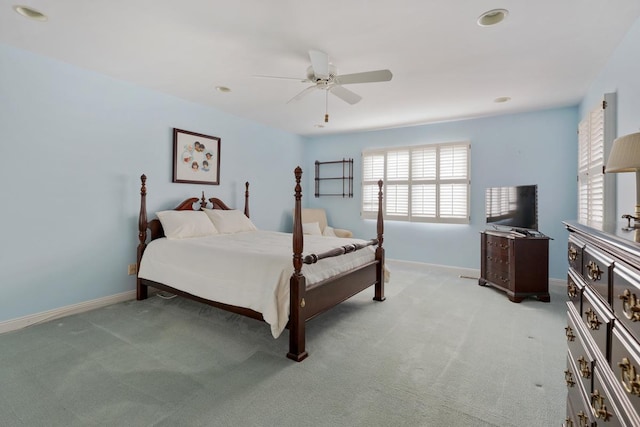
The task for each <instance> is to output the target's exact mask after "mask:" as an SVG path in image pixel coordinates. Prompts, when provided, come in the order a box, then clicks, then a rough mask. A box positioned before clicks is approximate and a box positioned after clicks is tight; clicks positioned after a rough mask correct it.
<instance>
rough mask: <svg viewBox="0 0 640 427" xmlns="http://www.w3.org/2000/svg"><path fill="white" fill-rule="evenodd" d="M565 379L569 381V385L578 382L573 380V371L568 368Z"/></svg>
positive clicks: (571, 385)
mask: <svg viewBox="0 0 640 427" xmlns="http://www.w3.org/2000/svg"><path fill="white" fill-rule="evenodd" d="M564 381H565V382H566V383H567V387H573V386H574V385H576V382H575V381H574V380H573V372H571V371H570V370H568V369H567V370H566V371H564Z"/></svg>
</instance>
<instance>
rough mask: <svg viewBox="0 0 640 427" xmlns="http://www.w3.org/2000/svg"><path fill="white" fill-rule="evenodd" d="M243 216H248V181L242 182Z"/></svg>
mask: <svg viewBox="0 0 640 427" xmlns="http://www.w3.org/2000/svg"><path fill="white" fill-rule="evenodd" d="M244 216H246V217H247V218H249V181H247V182H245V183H244Z"/></svg>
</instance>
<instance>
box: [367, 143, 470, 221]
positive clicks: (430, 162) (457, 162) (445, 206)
mask: <svg viewBox="0 0 640 427" xmlns="http://www.w3.org/2000/svg"><path fill="white" fill-rule="evenodd" d="M469 152H470V145H469V143H468V142H464V143H448V144H432V145H423V146H415V147H403V148H395V149H388V150H376V151H365V152H364V153H363V179H362V183H363V200H362V212H363V217H365V218H374V217H375V216H374V214H375V213H376V212H377V185H375V206H374V204H373V203H372V197H373V193H374V190H372V188H373V184H374V183H373V177H372V175H371V173H370V171H371V170H372V168H373V166H372V165H373V164H374V163H375V164H376V165H378V166H380V165H382V172H381V175H382V176H383V177H382V179H383V180H384V182H385V185H384V201H385V207H384V209H385V212H384V215H385V218H388V219H394V220H401V221H422V222H453V223H468V222H469V185H470V183H469V161H470V159H469ZM378 172H379V174H378V175H376V176H378V177H379V176H380V171H379V170H378ZM377 179H380V178H376V180H377Z"/></svg>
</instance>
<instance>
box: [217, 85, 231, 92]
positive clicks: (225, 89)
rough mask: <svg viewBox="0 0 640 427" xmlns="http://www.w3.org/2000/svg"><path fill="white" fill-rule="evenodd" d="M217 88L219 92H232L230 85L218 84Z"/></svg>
mask: <svg viewBox="0 0 640 427" xmlns="http://www.w3.org/2000/svg"><path fill="white" fill-rule="evenodd" d="M216 90H217V91H218V92H222V93H228V92H231V89H229V88H228V87H226V86H216Z"/></svg>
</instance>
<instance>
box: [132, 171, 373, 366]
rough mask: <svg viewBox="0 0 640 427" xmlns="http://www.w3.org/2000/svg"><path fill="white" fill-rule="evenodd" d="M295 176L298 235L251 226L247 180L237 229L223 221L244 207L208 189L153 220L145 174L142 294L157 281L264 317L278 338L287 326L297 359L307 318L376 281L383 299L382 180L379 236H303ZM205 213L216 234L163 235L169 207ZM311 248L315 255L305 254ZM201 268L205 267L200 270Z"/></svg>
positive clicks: (159, 286) (208, 301)
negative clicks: (207, 195) (209, 193)
mask: <svg viewBox="0 0 640 427" xmlns="http://www.w3.org/2000/svg"><path fill="white" fill-rule="evenodd" d="M294 175H295V180H296V185H295V208H294V223H293V234H288V233H279V232H270V231H261V230H257V229H256V228H255V226H253V224H252V223H251V222H250V220H249V219H248V218H249V183H246V184H245V185H246V190H245V208H244V215H241V216H242V218H237V215H236V217H235V218H234V219H233V220H232V221H231V224H232V225H233V226H232V227H229V224H230V222H229V220H228V219H225V218H229V217H233V216H234V214H240V213H239V211H235V210H233V209H230V208H229V207H228V206H227V205H226V204H225V203H224V202H222V201H221V200H219V199H217V198H210V199H206V198H205V196H204V192H203V194H202V198H200V199H198V198H190V199H187V200H185V201H184V202H182V203H181V204H180V205H178V206H177V207H176V208H175V209H173V210H171V211H164V212H158V216H159V217H160V219H158V218H154V219H152V220H150V221H148V220H147V209H146V193H147V189H146V176H145V175H142V176H141V181H142V185H141V189H140V196H141V200H140V216H139V221H138V228H139V234H138V238H139V241H140V243H139V245H138V254H137V261H138V266H139V269H138V276H137V299H138V300H142V299H145V298H147V294H148V287H149V286H151V287H153V288H156V289H159V290H164V291H168V292H171V293H173V294H176V295H180V296H183V297H187V298H190V299H193V300H196V301H199V302H203V303H206V304H209V305H212V306H214V307H217V308H221V309H223V310H227V311H230V312H233V313H238V314H241V315H244V316H248V317H251V318H254V319H258V320H262V321H265V322H267V323H269V324H270V326H271V332H272V334H273V336H274V337H276V338H277V337H278V335H279V334H280V333H281V332H282V331H283V329H285V327H286V328H288V329H289V352H288V353H287V357H288V358H290V359H292V360H295V361H298V362H299V361H302V360H303V359H305V358H306V357H307V356H308V353H307V351H306V349H305V322H306V321H307V320H310V319H312V318H313V317H315V316H317V315H318V314H320V313H322V312H324V311H326V310H328V309H330V308H331V307H333V306H335V305H337V304H339V303H340V302H342V301H344V300H346V299H348V298H350V297H351V296H353V295H355V294H357V293H359V292H361V291H363V290H364V289H366V288H368V287H370V286H372V285H373V286H374V289H375V291H374V298H373V299H374V300H375V301H384V299H385V297H384V276H385V275H384V272H385V270H384V249H383V247H382V242H383V220H382V181H379V182H378V187H379V191H378V219H377V238H375V239H371V240H360V239H343V238H336V237H323V236H310V235H305V236H303V231H302V229H303V227H302V220H301V210H302V209H301V199H302V189H301V186H300V179H301V176H302V170H301V169H300V168H299V167H298V168H296V169H295V171H294ZM209 206H211V207H212V209H209V208H208V207H209ZM176 211H178V212H176ZM183 211H184V212H183ZM200 211H204V213H206V214H207V215H208V216H209V219H210V220H211V222H213V224H214V225H215V227H214V228H215V231H212V230H209V229H207V230H208V231H210V232H208V233H203V234H207V235H204V236H202V237H201V236H200V235H198V236H196V237H194V238H172V237H171V236H172V234H171V233H173V231H170V232H169V233H168V234H167V237H165V230H164V229H163V224H164V225H165V226H167V227H170V225H169V222H165V220H164V219H163V218H166V216H164V215H165V212H168V213H170V214H172V215H182V216H187V217H189V218H190V220H191V218H192V217H193V218H194V219H195V218H196V217H197V218H198V219H200V220H201V219H202V217H203V214H202V212H200ZM189 212H191V213H189ZM221 218H222V222H221V221H220V219H221ZM181 220H182V219H181ZM224 221H226V222H224ZM205 222H206V221H205ZM183 225H184V224H181V226H183ZM205 225H206V224H205ZM186 226H187V228H189V227H191V224H187V225H186ZM216 227H217V228H216ZM234 227H235V228H234ZM191 229H192V228H191ZM180 230H182V231H184V228H181V229H180ZM182 231H179V233H180V232H182ZM148 237H149V238H148ZM188 237H191V236H188ZM292 241H293V244H291V242H292ZM284 242H286V243H284ZM345 243H346V244H345ZM305 246H306V247H307V250H308V251H311V252H307V254H306V255H303V247H305ZM374 247H375V249H374ZM292 253H293V262H291V254H292ZM196 265H197V266H200V267H198V268H195V267H194V266H196Z"/></svg>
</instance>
